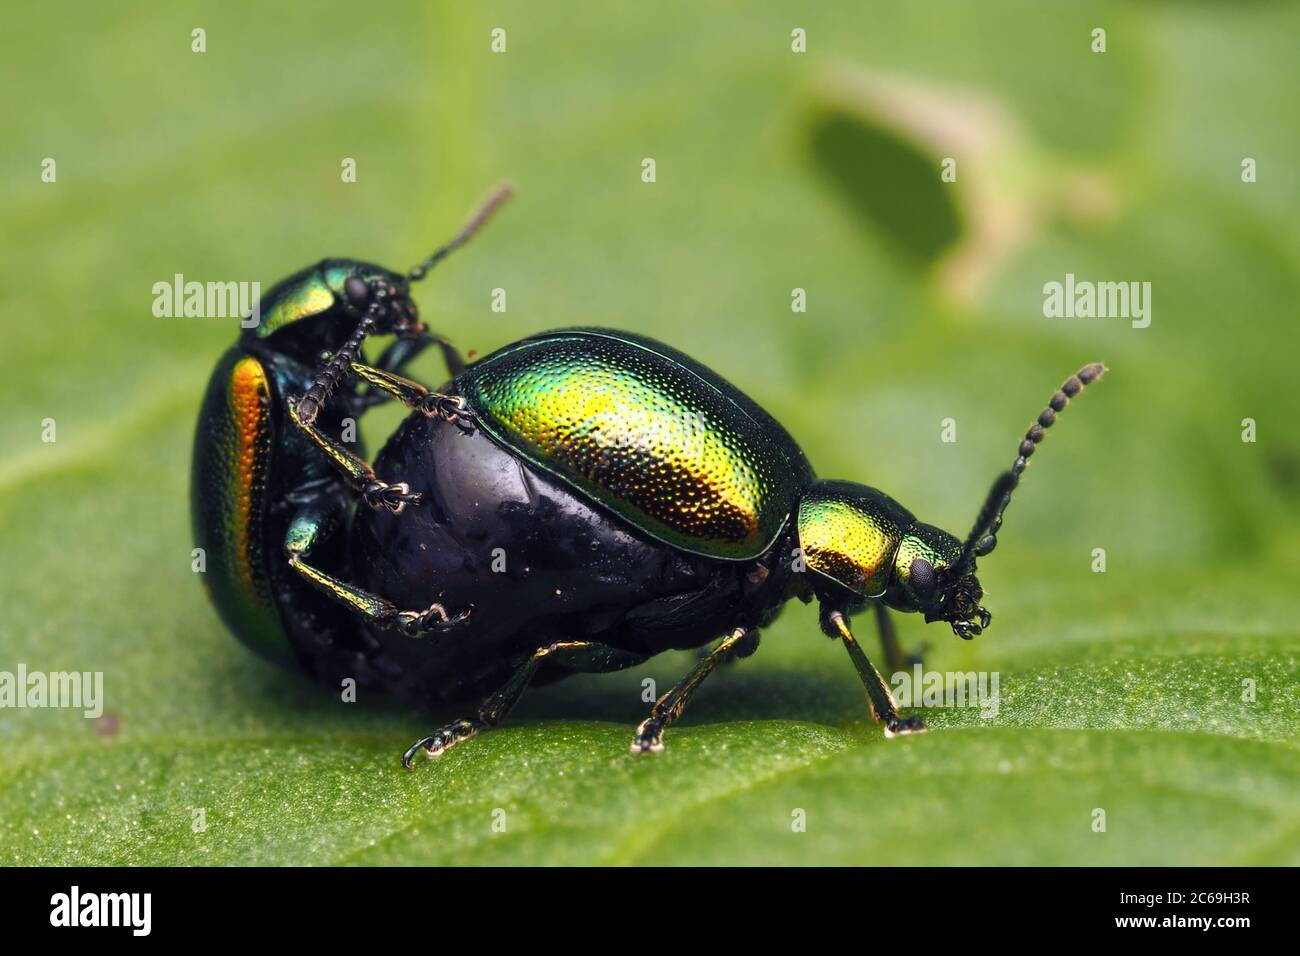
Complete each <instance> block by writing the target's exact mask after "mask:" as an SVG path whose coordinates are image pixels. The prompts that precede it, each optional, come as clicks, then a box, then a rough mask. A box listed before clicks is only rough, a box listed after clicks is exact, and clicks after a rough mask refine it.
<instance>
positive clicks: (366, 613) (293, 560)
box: [284, 510, 470, 637]
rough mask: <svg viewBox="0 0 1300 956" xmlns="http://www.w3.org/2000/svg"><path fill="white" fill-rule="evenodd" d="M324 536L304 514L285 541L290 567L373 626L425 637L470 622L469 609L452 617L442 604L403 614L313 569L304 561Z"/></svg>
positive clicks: (316, 521) (316, 522) (313, 516)
mask: <svg viewBox="0 0 1300 956" xmlns="http://www.w3.org/2000/svg"><path fill="white" fill-rule="evenodd" d="M322 532H323V527H322V525H321V523H320V521H319V519H318V516H317V515H316V514H314V513H313V512H311V511H309V510H308V511H303V512H301V513H300V514H299V515H297V516H296V517H295V518H294V520H293V521H292V522H290V524H289V531H288V532H287V533H286V535H285V540H284V550H285V554H286V555H287V557H288V559H289V566H290V567H291V568H293V569H294V570H295V571H296V572H298V574H300V575H302V577H304V578H306V579H307V580H308V581H310V582H311V583H312V584H314V585H315V586H316V587H317V588H319V589H320V590H322V591H324V592H325V593H326V594H328V595H329V596H330V597H332V598H334V600H336V601H338V602H339V603H341V604H345V605H347V606H348V607H350V608H351V609H352V610H354V611H356V612H357V613H358V614H360V615H361V616H362V617H364V618H365V619H366V620H367V621H370V622H371V623H372V624H376V625H379V626H396V627H397V628H398V629H399V630H401V631H402V632H403V633H405V634H408V635H410V636H412V637H421V636H423V635H424V634H427V633H429V632H431V631H444V630H447V629H448V628H452V627H455V626H456V625H457V624H460V623H463V622H464V621H466V620H468V619H469V616H470V610H469V609H467V610H464V611H461V612H460V613H459V614H448V613H447V609H446V608H444V607H443V606H442V605H441V604H434V605H431V606H430V607H428V608H426V609H425V610H423V611H403V610H401V609H400V608H398V607H397V605H395V604H393V602H392V601H388V600H385V599H384V598H382V597H380V596H379V595H377V594H371V593H370V592H369V591H366V590H363V589H361V588H359V587H357V586H356V585H353V584H348V583H347V582H346V581H341V580H339V579H338V578H336V577H334V576H333V575H330V574H326V573H325V572H324V571H321V570H320V569H319V568H315V567H313V566H312V565H310V564H308V563H307V562H306V561H305V560H304V558H306V557H307V555H308V554H309V553H310V552H311V549H312V546H313V545H314V544H315V543H316V542H317V541H318V540H319V539H320V535H321V534H322Z"/></svg>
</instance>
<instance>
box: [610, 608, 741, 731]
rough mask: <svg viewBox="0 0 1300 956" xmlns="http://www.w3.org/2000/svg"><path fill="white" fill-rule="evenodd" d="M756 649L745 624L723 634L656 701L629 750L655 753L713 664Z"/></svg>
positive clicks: (711, 670)
mask: <svg viewBox="0 0 1300 956" xmlns="http://www.w3.org/2000/svg"><path fill="white" fill-rule="evenodd" d="M757 649H758V634H757V632H751V631H749V630H748V629H747V628H743V627H737V628H735V629H734V630H733V631H732V632H731V633H730V634H728V635H727V636H726V637H724V638H723V639H722V640H721V641H720V642H719V643H718V646H717V647H715V648H714V649H713V650H712V651H710V652H709V653H708V654H707V655H706V656H704V657H702V658H700V660H699V661H698V662H697V663H696V665H695V667H693V668H692V669H691V672H690V673H689V674H687V675H686V677H684V678H683V679H682V680H681V681H680V682H679V683H678V684H677V685H675V686H674V687H673V688H672V689H671V690H669V691H668V693H666V694H664V695H663V696H662V697H660V698H659V699H658V700H657V701H655V705H654V707H653V708H652V709H651V711H650V716H649V717H647V718H646V719H645V720H643V721H641V725H640V726H639V727H637V729H636V736H635V737H634V738H632V746H631V748H630V749H631V751H632V753H634V754H644V753H658V752H659V751H661V750H663V749H664V741H663V734H664V731H665V730H667V729H668V728H669V727H670V726H672V724H673V722H674V721H676V720H677V718H678V717H680V716H681V715H682V711H683V710H685V709H686V702H687V701H688V700H690V697H691V694H692V693H693V692H694V691H695V688H697V687H699V686H700V684H701V683H703V681H704V678H706V677H708V676H709V674H710V673H712V672H713V668H715V667H717V666H718V664H720V663H722V662H723V661H725V660H728V659H730V658H732V657H748V656H749V655H750V654H752V653H754V651H755V650H757Z"/></svg>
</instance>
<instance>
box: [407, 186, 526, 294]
mask: <svg viewBox="0 0 1300 956" xmlns="http://www.w3.org/2000/svg"><path fill="white" fill-rule="evenodd" d="M514 194H515V188H514V186H512V185H510V184H509V183H502V184H501V185H500V186H498V187H497V188H496V189H494V190H493V191H492V195H490V196H488V198H487V199H486V200H485V201H484V202H483V205H481V206H479V207H478V209H477V210H476V211H475V213H474V215H472V216H470V217H469V221H468V222H467V223H465V225H464V226H463V227H462V228H461V230H460V232H458V233H456V237H455V238H454V239H452V240H451V242H449V243H447V244H446V245H445V246H443V247H442V248H440V249H438V250H437V251H436V252H434V253H433V255H431V256H429V258H427V259H425V260H424V261H423V262H421V263H420V264H419V265H418V266H415V267H414V268H413V269H412V270H411V271H410V272H408V273H407V274H406V276H407V278H408V279H410V280H411V281H412V282H419V281H420V280H421V279H423V278H424V277H425V276H426V275H428V274H429V270H430V269H432V268H433V267H434V266H436V265H437V264H438V263H439V262H441V261H442V260H443V259H445V258H447V257H448V256H449V255H451V254H452V253H453V252H455V251H456V250H457V249H459V248H460V247H461V246H463V245H465V243H467V242H469V241H470V239H472V238H473V237H474V233H476V232H478V231H479V230H480V229H481V228H483V226H485V225H486V224H487V221H488V220H489V219H491V218H492V214H493V213H494V212H496V211H497V209H499V208H500V207H501V205H502V203H504V202H505V201H506V200H507V199H509V198H510V197H511V196H513V195H514Z"/></svg>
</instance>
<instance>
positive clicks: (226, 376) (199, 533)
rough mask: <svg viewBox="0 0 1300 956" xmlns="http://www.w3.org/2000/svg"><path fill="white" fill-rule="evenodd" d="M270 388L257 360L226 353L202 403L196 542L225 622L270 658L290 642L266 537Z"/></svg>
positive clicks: (196, 481)
mask: <svg viewBox="0 0 1300 956" xmlns="http://www.w3.org/2000/svg"><path fill="white" fill-rule="evenodd" d="M271 404H272V391H271V385H270V382H269V381H268V378H267V371H266V369H265V368H264V367H263V365H262V363H261V362H260V361H258V360H257V359H256V358H253V357H251V356H247V355H240V354H239V353H238V352H237V351H234V350H232V351H231V352H229V353H227V355H226V357H225V358H224V359H223V360H222V362H221V364H220V365H218V366H217V369H216V371H215V372H214V373H213V377H212V381H211V382H210V383H209V387H208V392H207V395H206V396H205V397H204V401H203V411H202V413H201V417H200V421H201V422H203V423H204V424H203V426H202V428H200V431H199V434H198V437H197V439H196V445H195V455H194V472H193V475H192V482H193V490H192V495H193V500H194V533H195V543H196V544H197V545H198V546H199V547H200V548H202V549H203V551H204V554H205V558H206V564H207V568H206V571H205V573H204V576H203V578H204V584H205V585H206V586H207V589H208V592H209V594H210V595H211V596H212V601H213V603H214V604H215V605H216V607H217V609H218V610H219V611H220V612H221V616H222V618H223V619H225V621H226V623H227V625H228V626H229V627H230V628H231V629H232V630H234V631H235V632H236V633H237V634H239V635H240V637H241V638H243V639H244V640H245V641H247V642H248V643H249V644H250V645H252V646H253V647H256V648H258V649H259V650H260V651H262V652H263V653H265V654H266V655H267V656H269V657H271V658H273V659H285V656H286V655H287V653H288V645H287V644H286V643H285V637H284V629H283V627H282V625H281V623H280V616H279V612H278V611H277V610H276V608H275V604H274V601H273V599H272V596H271V593H270V582H269V579H268V577H267V569H266V566H265V557H264V555H263V546H262V537H263V525H264V520H265V510H266V494H267V468H268V463H269V461H270V453H271V446H272V443H273V431H274V428H273V422H272V415H271V412H272V409H271Z"/></svg>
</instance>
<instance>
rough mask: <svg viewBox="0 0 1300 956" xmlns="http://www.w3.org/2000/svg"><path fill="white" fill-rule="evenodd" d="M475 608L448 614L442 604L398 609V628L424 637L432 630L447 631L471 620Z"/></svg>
mask: <svg viewBox="0 0 1300 956" xmlns="http://www.w3.org/2000/svg"><path fill="white" fill-rule="evenodd" d="M473 610H474V609H473V608H472V607H469V608H466V609H465V610H463V611H461V612H460V613H459V614H448V613H447V609H446V608H445V607H443V606H442V605H441V604H436V603H435V604H430V605H429V606H428V607H427V608H425V609H424V610H423V611H398V612H397V618H396V620H397V629H398V630H400V631H401V632H402V633H403V634H405V635H407V636H408V637H423V636H424V635H425V634H427V633H428V632H430V631H445V630H447V629H448V628H452V627H455V626H456V625H457V624H463V623H465V622H466V621H468V620H469V617H470V613H471V612H472V611H473Z"/></svg>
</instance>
